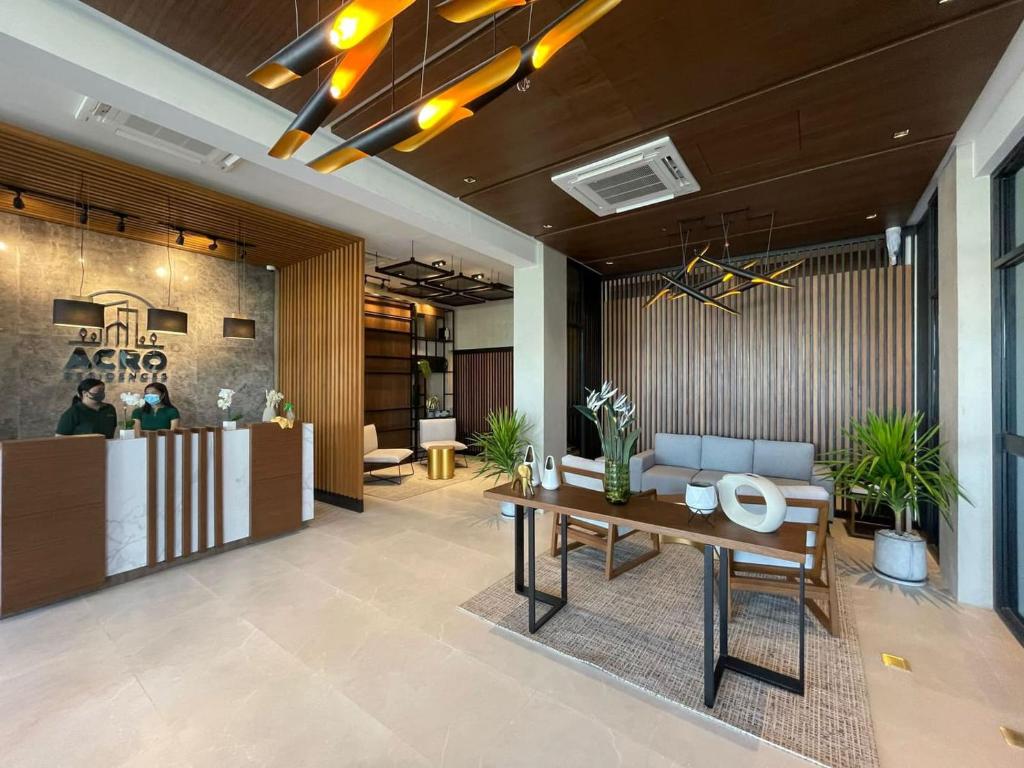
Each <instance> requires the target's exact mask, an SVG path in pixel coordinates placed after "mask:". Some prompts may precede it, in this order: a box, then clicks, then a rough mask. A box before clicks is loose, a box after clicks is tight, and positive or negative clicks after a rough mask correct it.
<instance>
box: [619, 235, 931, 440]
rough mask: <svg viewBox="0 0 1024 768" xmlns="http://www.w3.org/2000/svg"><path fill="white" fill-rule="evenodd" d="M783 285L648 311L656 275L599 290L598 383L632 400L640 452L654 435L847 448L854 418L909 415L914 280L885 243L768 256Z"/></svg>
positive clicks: (669, 303)
mask: <svg viewBox="0 0 1024 768" xmlns="http://www.w3.org/2000/svg"><path fill="white" fill-rule="evenodd" d="M773 259H774V261H773V263H786V262H789V261H794V260H797V259H805V261H804V263H803V264H802V265H801V266H800V267H798V268H797V269H795V270H793V271H792V272H789V273H788V274H787V275H786V276H785V278H784V279H785V280H786V281H787V282H789V283H791V284H793V286H794V287H793V289H792V290H778V289H772V288H770V287H767V286H765V287H760V288H756V289H754V290H752V291H749V292H747V293H745V294H743V295H741V296H739V297H735V298H731V299H728V300H727V301H728V303H729V304H730V306H734V307H735V308H736V309H738V310H739V311H740V312H741V316H740V317H733V316H731V315H728V314H726V313H724V312H719V311H717V310H714V309H712V308H708V307H704V306H703V305H700V304H697V303H696V302H694V301H691V300H689V299H681V300H679V301H661V302H659V303H658V304H656V305H654V307H652V308H650V309H644V303H645V302H646V301H647V300H648V299H649V298H650V297H651V296H652V295H653V294H654V293H655V291H656V290H657V286H659V284H660V281H659V280H658V278H657V276H656V275H652V274H647V275H634V276H628V277H623V278H618V279H613V280H608V281H606V282H605V283H604V285H603V301H602V312H603V318H602V320H603V340H604V341H603V351H604V362H603V369H604V376H605V378H609V379H611V380H612V381H613V382H614V383H615V384H616V385H617V386H619V387H620V388H621V389H622V390H623V391H625V392H627V393H628V394H630V395H632V396H633V397H634V399H635V400H636V403H637V408H638V412H639V421H640V427H641V430H642V434H641V438H640V449H643V448H647V447H650V446H651V445H652V443H653V439H654V434H655V433H656V432H674V433H691V434H709V435H724V436H727V437H744V438H765V439H776V440H803V441H808V442H812V443H814V445H815V448H816V449H817V450H818V451H827V450H831V449H833V448H836V447H840V446H843V445H845V440H844V438H843V435H842V432H843V430H844V429H845V428H846V426H847V424H848V423H849V421H850V419H851V418H854V417H860V416H863V415H864V414H865V413H866V412H867V411H869V410H874V411H876V412H884V411H887V410H890V409H901V410H903V409H906V410H909V409H911V408H913V395H912V384H913V341H912V331H913V295H912V287H913V272H912V268H911V267H907V266H898V267H890V266H889V265H888V258H887V255H886V252H885V245H884V242H883V241H882V240H876V239H872V240H867V241H863V242H857V243H852V244H844V245H840V246H830V247H822V248H816V249H808V250H802V251H797V252H792V253H787V254H780V255H779V256H778V257H777V258H776V257H775V256H774V255H773Z"/></svg>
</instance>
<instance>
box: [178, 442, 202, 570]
mask: <svg viewBox="0 0 1024 768" xmlns="http://www.w3.org/2000/svg"><path fill="white" fill-rule="evenodd" d="M198 432H199V430H198V429H179V430H177V432H175V434H180V435H181V553H182V555H183V556H185V557H188V556H189V555H191V554H192V435H193V434H195V433H198Z"/></svg>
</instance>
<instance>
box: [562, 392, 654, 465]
mask: <svg viewBox="0 0 1024 768" xmlns="http://www.w3.org/2000/svg"><path fill="white" fill-rule="evenodd" d="M616 395H618V397H616ZM576 410H578V411H579V412H580V413H582V414H583V415H584V416H586V417H587V419H589V420H590V421H592V422H593V423H594V425H595V426H596V427H597V432H598V435H600V437H601V450H602V452H603V453H604V457H605V461H607V462H615V463H616V464H625V463H628V462H629V457H630V456H632V455H633V449H634V448H636V441H637V439H638V438H639V437H640V430H639V429H634V428H633V426H634V425H635V424H636V405H635V404H634V403H633V402H632V401H631V400H630V399H629V396H628V395H625V394H619V390H618V388H616V387H613V386H612V383H611V382H610V381H606V382H604V384H602V385H601V389H600V390H597V389H592V390H588V391H587V402H586V404H585V405H577V406H576Z"/></svg>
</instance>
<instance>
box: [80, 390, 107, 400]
mask: <svg viewBox="0 0 1024 768" xmlns="http://www.w3.org/2000/svg"><path fill="white" fill-rule="evenodd" d="M85 394H86V395H87V396H88V397H89V399H90V400H92V401H93V402H94V403H102V402H103V398H105V397H106V396H107V393H106V390H103V389H101V390H100V391H99V392H86V393H85Z"/></svg>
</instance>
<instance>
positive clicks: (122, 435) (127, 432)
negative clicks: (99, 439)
mask: <svg viewBox="0 0 1024 768" xmlns="http://www.w3.org/2000/svg"><path fill="white" fill-rule="evenodd" d="M117 436H118V438H119V439H121V440H131V439H133V438H134V437H135V430H134V429H121V430H118V433H117Z"/></svg>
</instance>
